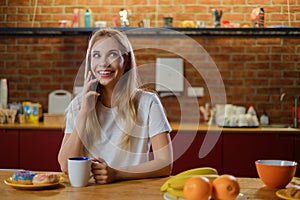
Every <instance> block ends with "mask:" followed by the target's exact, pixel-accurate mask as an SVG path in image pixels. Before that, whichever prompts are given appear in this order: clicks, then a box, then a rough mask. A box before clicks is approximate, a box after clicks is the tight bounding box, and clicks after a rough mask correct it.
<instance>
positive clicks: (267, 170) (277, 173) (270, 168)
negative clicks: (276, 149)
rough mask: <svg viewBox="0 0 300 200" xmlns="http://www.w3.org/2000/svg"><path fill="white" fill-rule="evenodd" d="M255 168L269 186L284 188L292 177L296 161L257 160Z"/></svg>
mask: <svg viewBox="0 0 300 200" xmlns="http://www.w3.org/2000/svg"><path fill="white" fill-rule="evenodd" d="M255 166H256V170H257V173H258V176H259V177H260V179H261V180H262V181H263V182H264V184H265V185H266V186H267V187H269V188H284V187H285V186H286V185H287V184H288V183H289V182H290V181H291V180H292V179H293V177H294V175H295V173H296V169H297V162H295V161H287V160H257V161H255Z"/></svg>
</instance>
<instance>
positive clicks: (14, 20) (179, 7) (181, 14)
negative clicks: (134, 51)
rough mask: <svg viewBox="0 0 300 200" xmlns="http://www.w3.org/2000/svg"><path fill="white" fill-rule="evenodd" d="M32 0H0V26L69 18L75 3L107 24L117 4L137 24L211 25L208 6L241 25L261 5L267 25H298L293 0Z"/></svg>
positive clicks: (299, 19) (46, 24) (299, 20)
mask: <svg viewBox="0 0 300 200" xmlns="http://www.w3.org/2000/svg"><path fill="white" fill-rule="evenodd" d="M35 2H36V1H35V0H27V1H24V0H2V1H1V2H0V26H2V27H3V26H4V27H16V26H17V27H30V26H34V27H49V26H58V21H59V20H62V19H66V20H72V16H73V8H75V7H85V8H90V9H91V10H92V12H93V17H94V20H95V21H97V20H104V21H107V22H108V23H109V25H111V22H112V18H113V17H114V16H118V12H119V10H120V8H126V9H129V10H131V13H132V14H131V18H130V22H131V26H137V23H138V22H139V21H140V20H141V19H144V18H148V19H151V25H152V26H159V27H161V26H163V17H166V16H171V17H173V19H174V26H176V27H178V26H180V25H181V21H183V20H193V21H197V20H203V21H205V23H206V25H208V26H212V24H213V17H212V14H211V9H212V8H216V9H218V10H220V9H222V10H223V11H224V14H223V19H226V20H230V21H231V22H233V23H240V24H241V25H243V24H250V20H249V17H250V12H251V10H252V9H253V8H255V7H258V6H260V7H264V9H265V13H266V14H265V22H266V25H267V26H270V25H289V23H288V21H289V18H290V21H291V25H292V26H300V14H299V13H300V7H299V5H298V3H297V2H298V1H297V0H289V2H290V5H289V6H288V5H287V1H286V0H272V1H270V0H210V1H207V0H123V1H113V0H39V1H37V2H38V3H37V5H36V7H35ZM156 2H159V4H158V5H157V4H156ZM35 8H36V9H35ZM34 11H36V12H35V13H36V14H35V15H34V14H33V13H34ZM288 11H290V15H289V14H288ZM33 21H34V23H32V22H33Z"/></svg>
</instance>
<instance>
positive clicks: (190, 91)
mask: <svg viewBox="0 0 300 200" xmlns="http://www.w3.org/2000/svg"><path fill="white" fill-rule="evenodd" d="M187 95H188V96H189V97H203V96H204V88H203V87H188V88H187Z"/></svg>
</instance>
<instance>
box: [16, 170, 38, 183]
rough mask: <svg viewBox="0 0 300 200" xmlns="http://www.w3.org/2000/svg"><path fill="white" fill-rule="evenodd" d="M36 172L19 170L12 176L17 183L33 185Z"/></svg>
mask: <svg viewBox="0 0 300 200" xmlns="http://www.w3.org/2000/svg"><path fill="white" fill-rule="evenodd" d="M34 176H35V173H34V172H32V171H29V170H23V169H22V170H18V171H16V172H15V173H14V174H13V176H12V182H13V183H16V184H23V185H32V179H33V177H34Z"/></svg>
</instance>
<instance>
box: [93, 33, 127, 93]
mask: <svg viewBox="0 0 300 200" xmlns="http://www.w3.org/2000/svg"><path fill="white" fill-rule="evenodd" d="M124 52H126V51H125V50H124V49H123V48H122V46H121V45H120V44H119V43H118V42H117V41H116V40H115V39H113V38H111V37H103V38H101V39H99V40H98V41H97V42H95V44H94V45H93V47H92V49H91V69H92V73H93V75H94V76H95V78H96V79H97V80H98V82H99V83H100V84H101V85H103V86H104V87H112V88H113V87H114V86H115V85H116V84H117V82H118V81H119V80H120V79H121V77H122V75H123V74H124V71H125V66H124V63H125V60H124V57H123V54H124Z"/></svg>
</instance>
